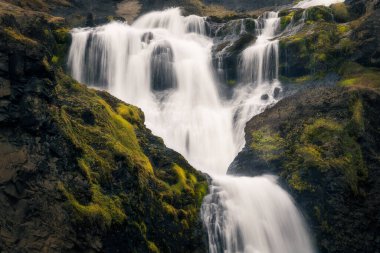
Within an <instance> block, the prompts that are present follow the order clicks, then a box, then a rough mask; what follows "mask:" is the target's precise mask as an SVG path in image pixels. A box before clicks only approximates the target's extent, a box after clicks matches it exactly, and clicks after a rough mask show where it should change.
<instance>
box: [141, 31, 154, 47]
mask: <svg viewBox="0 0 380 253" xmlns="http://www.w3.org/2000/svg"><path fill="white" fill-rule="evenodd" d="M152 39H153V33H152V32H147V33H144V34H143V35H142V37H141V41H143V42H145V43H147V44H149V43H150V41H151V40H152Z"/></svg>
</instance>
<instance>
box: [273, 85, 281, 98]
mask: <svg viewBox="0 0 380 253" xmlns="http://www.w3.org/2000/svg"><path fill="white" fill-rule="evenodd" d="M280 92H281V89H280V88H278V87H276V88H274V90H273V97H274V98H278V97H279V95H280Z"/></svg>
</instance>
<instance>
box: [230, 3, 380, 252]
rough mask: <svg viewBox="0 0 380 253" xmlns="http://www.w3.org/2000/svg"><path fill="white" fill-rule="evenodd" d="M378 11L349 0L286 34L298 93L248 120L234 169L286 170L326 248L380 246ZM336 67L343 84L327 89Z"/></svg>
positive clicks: (290, 80)
mask: <svg viewBox="0 0 380 253" xmlns="http://www.w3.org/2000/svg"><path fill="white" fill-rule="evenodd" d="M378 7H379V3H378V1H348V2H347V3H346V4H339V5H338V6H335V7H334V6H332V7H331V8H320V7H318V8H313V9H311V10H309V11H310V12H309V14H310V15H309V16H308V19H309V21H307V22H306V24H305V25H306V29H305V28H304V29H301V30H300V31H299V32H297V33H296V34H291V35H289V36H288V37H286V36H284V37H282V38H280V52H281V54H282V56H281V57H280V72H281V75H282V78H283V84H284V88H285V89H286V88H288V87H292V88H294V89H295V90H298V92H296V93H295V94H293V95H292V96H289V97H286V98H284V99H283V100H281V101H280V102H278V103H277V104H276V105H274V106H273V107H272V108H269V109H267V110H266V111H265V112H263V113H262V114H260V115H257V116H255V117H253V118H252V119H251V120H250V121H249V122H248V123H247V126H246V128H245V138H246V145H245V147H244V149H243V150H242V151H241V152H240V153H239V155H238V156H237V157H236V158H235V160H234V161H233V163H232V164H231V166H230V168H229V170H228V173H229V174H235V175H248V176H256V175H262V174H274V175H277V176H278V177H279V182H280V183H281V185H282V186H283V187H284V188H285V189H287V190H288V191H289V192H290V193H291V195H292V196H293V197H294V199H295V202H296V203H297V204H298V205H299V207H300V208H301V209H302V211H303V213H304V214H305V217H306V220H307V221H308V223H309V225H310V228H311V231H312V234H313V235H314V236H315V239H316V242H317V245H318V250H319V252H342V253H343V252H368V253H370V252H379V249H380V236H379V233H378V231H380V213H379V211H378V210H379V209H380V198H379V193H380V159H379V154H380V145H379V143H380V142H379V141H380V119H379V112H380V70H379V69H378V67H379V65H378V62H379V61H378V57H379V48H380V47H379V45H380V40H379V33H378V29H379V24H378V22H375V21H374V20H378V15H379V8H378ZM334 8H339V9H340V11H342V10H344V11H343V12H344V13H346V16H345V18H344V17H342V16H341V19H340V20H343V19H344V21H339V20H338V18H337V16H335V19H334V20H333V21H327V20H326V19H329V18H331V15H329V16H330V17H329V16H327V15H325V18H323V16H324V15H323V14H322V13H326V11H329V12H331V10H332V9H334ZM335 11H337V10H335ZM287 13H289V12H287ZM315 13H319V15H318V14H317V15H315ZM291 15H295V16H296V15H299V14H296V12H295V13H293V14H291ZM342 15H343V14H342ZM347 15H348V16H347ZM284 17H286V13H282V19H281V22H282V23H286V19H287V18H284ZM313 17H315V18H313ZM290 19H291V18H290ZM297 52H298V53H297ZM329 73H335V74H336V76H335V77H336V78H337V80H335V81H334V82H332V83H330V84H328V85H326V84H325V83H324V82H328V81H324V78H326V77H328V75H329ZM318 80H319V81H318Z"/></svg>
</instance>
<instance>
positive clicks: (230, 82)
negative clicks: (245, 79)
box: [227, 80, 237, 87]
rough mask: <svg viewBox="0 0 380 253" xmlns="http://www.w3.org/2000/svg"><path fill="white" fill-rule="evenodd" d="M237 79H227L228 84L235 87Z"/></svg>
mask: <svg viewBox="0 0 380 253" xmlns="http://www.w3.org/2000/svg"><path fill="white" fill-rule="evenodd" d="M236 83H237V82H236V80H228V81H227V85H228V86H230V87H234V86H235V85H236Z"/></svg>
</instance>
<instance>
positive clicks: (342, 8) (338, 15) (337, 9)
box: [330, 3, 350, 22]
mask: <svg viewBox="0 0 380 253" xmlns="http://www.w3.org/2000/svg"><path fill="white" fill-rule="evenodd" d="M330 8H331V10H332V13H333V15H334V18H335V20H336V21H338V22H348V21H350V13H349V11H348V9H347V6H346V4H345V3H337V4H333V5H331V6H330Z"/></svg>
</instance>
